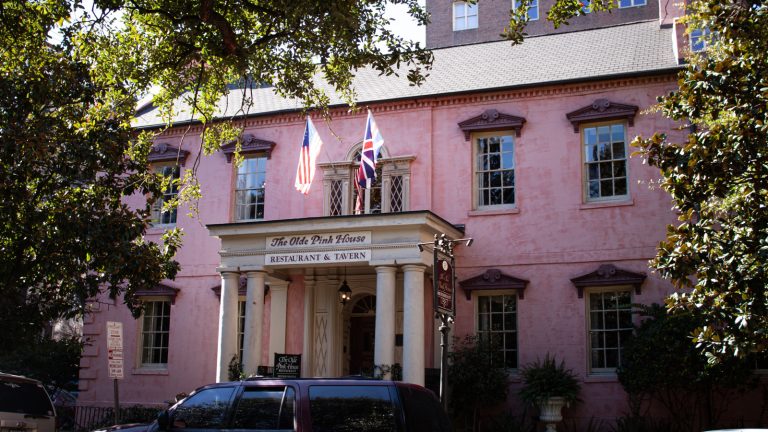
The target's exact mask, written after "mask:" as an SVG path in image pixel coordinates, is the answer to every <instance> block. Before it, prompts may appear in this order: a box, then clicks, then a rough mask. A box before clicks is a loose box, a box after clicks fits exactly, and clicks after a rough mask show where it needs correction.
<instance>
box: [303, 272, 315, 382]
mask: <svg viewBox="0 0 768 432" xmlns="http://www.w3.org/2000/svg"><path fill="white" fill-rule="evenodd" d="M314 294H315V278H314V277H313V276H304V341H303V344H302V347H303V350H304V352H303V353H302V356H301V376H302V377H311V376H312V375H313V373H312V372H313V370H314V369H313V368H312V364H313V362H312V358H314V356H313V355H312V350H313V349H314V347H313V343H312V337H313V336H314V332H313V330H312V329H313V324H314V322H315V308H314V304H315V296H314Z"/></svg>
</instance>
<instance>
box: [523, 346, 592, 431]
mask: <svg viewBox="0 0 768 432" xmlns="http://www.w3.org/2000/svg"><path fill="white" fill-rule="evenodd" d="M520 375H521V376H522V377H523V387H522V388H521V389H520V398H521V399H522V400H523V401H524V402H526V403H528V404H531V405H535V406H536V407H538V408H539V414H540V415H539V418H540V419H541V421H543V422H545V423H546V424H547V431H548V432H554V431H555V423H557V422H559V421H561V420H562V419H563V417H562V415H561V413H560V411H561V409H562V408H563V406H567V405H570V404H571V403H573V402H576V401H578V400H579V399H578V396H579V390H580V389H581V386H580V385H579V381H578V379H576V375H575V374H574V373H573V371H572V370H571V369H566V367H565V362H563V361H561V362H560V364H558V363H557V362H556V361H555V357H554V356H550V355H549V354H547V355H546V356H544V360H539V359H537V360H536V361H534V362H531V363H528V364H527V365H525V366H523V368H522V369H521V370H520Z"/></svg>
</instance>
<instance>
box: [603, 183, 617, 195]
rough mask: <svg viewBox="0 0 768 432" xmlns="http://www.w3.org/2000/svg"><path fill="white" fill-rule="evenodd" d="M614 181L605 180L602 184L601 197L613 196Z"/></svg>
mask: <svg viewBox="0 0 768 432" xmlns="http://www.w3.org/2000/svg"><path fill="white" fill-rule="evenodd" d="M613 195H614V193H613V180H603V181H601V182H600V196H613Z"/></svg>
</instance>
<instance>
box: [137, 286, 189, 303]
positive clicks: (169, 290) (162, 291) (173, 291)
mask: <svg viewBox="0 0 768 432" xmlns="http://www.w3.org/2000/svg"><path fill="white" fill-rule="evenodd" d="M179 291H180V290H179V288H174V287H172V286H170V285H165V284H157V285H155V287H154V288H151V289H146V290H138V291H136V292H134V293H133V295H134V297H136V298H139V299H141V298H146V297H168V298H169V299H170V300H171V304H174V303H176V295H177V294H178V293H179Z"/></svg>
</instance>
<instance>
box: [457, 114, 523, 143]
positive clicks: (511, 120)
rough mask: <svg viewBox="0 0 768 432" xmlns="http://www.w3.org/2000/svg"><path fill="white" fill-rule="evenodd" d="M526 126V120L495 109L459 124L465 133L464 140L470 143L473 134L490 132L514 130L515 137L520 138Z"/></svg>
mask: <svg viewBox="0 0 768 432" xmlns="http://www.w3.org/2000/svg"><path fill="white" fill-rule="evenodd" d="M523 124H525V118H523V117H518V116H513V115H511V114H505V113H502V112H499V111H497V110H495V109H489V110H486V111H485V112H484V113H482V114H480V115H479V116H475V117H472V118H469V119H466V120H464V121H462V122H459V128H461V130H462V131H464V140H465V141H469V135H470V134H471V133H472V132H490V131H499V130H514V131H515V136H517V137H519V136H520V130H521V129H522V128H523Z"/></svg>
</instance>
